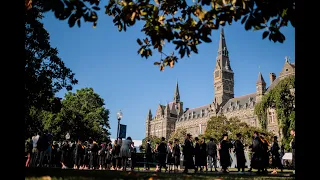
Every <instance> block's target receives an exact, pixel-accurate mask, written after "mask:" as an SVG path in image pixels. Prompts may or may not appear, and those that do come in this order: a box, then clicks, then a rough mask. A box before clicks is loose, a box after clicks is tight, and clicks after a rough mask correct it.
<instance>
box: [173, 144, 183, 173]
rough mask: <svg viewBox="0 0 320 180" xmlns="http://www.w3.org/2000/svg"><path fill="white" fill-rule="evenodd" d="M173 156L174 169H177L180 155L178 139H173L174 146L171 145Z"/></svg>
mask: <svg viewBox="0 0 320 180" xmlns="http://www.w3.org/2000/svg"><path fill="white" fill-rule="evenodd" d="M172 151H173V158H174V167H175V168H174V171H176V170H178V167H179V165H180V156H181V151H180V146H179V140H178V139H174V146H173V149H172Z"/></svg>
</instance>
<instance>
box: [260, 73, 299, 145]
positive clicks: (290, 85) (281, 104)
mask: <svg viewBox="0 0 320 180" xmlns="http://www.w3.org/2000/svg"><path fill="white" fill-rule="evenodd" d="M294 89H295V76H289V77H286V78H285V79H283V80H281V81H280V82H279V83H278V84H277V85H276V86H275V87H274V88H273V89H272V90H271V91H270V92H268V93H267V94H265V95H264V96H263V98H262V101H261V102H260V103H258V104H256V106H255V109H254V111H255V114H256V115H257V116H258V118H259V121H260V124H261V125H262V126H263V128H266V127H267V123H268V122H267V116H268V114H267V113H268V109H269V108H274V109H275V110H276V113H277V118H278V123H279V127H280V128H281V130H282V135H283V136H282V138H281V143H282V144H283V145H284V148H285V149H286V150H289V148H290V141H291V136H290V129H291V128H294V127H295V94H294Z"/></svg>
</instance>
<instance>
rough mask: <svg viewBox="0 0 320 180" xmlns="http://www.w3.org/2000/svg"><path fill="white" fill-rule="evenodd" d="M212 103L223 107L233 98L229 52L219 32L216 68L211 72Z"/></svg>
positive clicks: (222, 35) (222, 33)
mask: <svg viewBox="0 0 320 180" xmlns="http://www.w3.org/2000/svg"><path fill="white" fill-rule="evenodd" d="M213 83H214V101H215V102H216V104H217V105H218V106H223V105H224V104H225V103H226V102H227V101H228V100H229V99H232V98H234V73H233V71H232V69H231V66H230V60H229V51H228V49H227V44H226V40H225V36H224V30H223V28H222V29H221V32H220V42H219V49H218V56H217V58H216V66H215V68H214V72H213Z"/></svg>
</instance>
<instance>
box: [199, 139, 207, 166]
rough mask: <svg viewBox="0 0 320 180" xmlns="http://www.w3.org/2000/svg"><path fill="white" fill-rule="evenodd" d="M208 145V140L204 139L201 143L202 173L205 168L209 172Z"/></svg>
mask: <svg viewBox="0 0 320 180" xmlns="http://www.w3.org/2000/svg"><path fill="white" fill-rule="evenodd" d="M207 155H208V153H207V143H206V139H205V138H204V137H203V138H202V141H201V143H200V156H201V161H200V165H201V168H200V171H203V168H204V167H205V168H206V171H208V166H207Z"/></svg>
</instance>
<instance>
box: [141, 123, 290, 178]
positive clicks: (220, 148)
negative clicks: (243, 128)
mask: <svg viewBox="0 0 320 180" xmlns="http://www.w3.org/2000/svg"><path fill="white" fill-rule="evenodd" d="M290 133H291V135H292V136H293V139H292V141H291V147H292V159H293V160H292V164H293V168H294V164H295V162H294V159H295V131H294V129H292V130H291V132H290ZM236 136H237V140H235V141H230V140H229V139H228V134H223V137H222V140H221V141H220V143H218V144H216V143H215V141H214V139H213V138H210V141H209V142H207V143H206V141H205V138H202V139H199V138H198V137H195V138H194V140H193V138H192V135H191V134H187V135H186V138H185V141H184V144H183V145H180V143H179V140H178V139H175V140H174V142H171V141H169V142H168V143H166V142H165V138H164V137H162V138H161V142H160V143H156V145H155V147H154V148H152V147H151V143H150V140H147V145H146V157H147V158H146V159H147V163H146V164H147V167H146V169H147V170H149V169H150V164H151V163H152V154H157V156H156V157H157V158H156V160H157V162H158V164H157V167H156V171H158V172H161V170H162V168H164V169H165V171H167V170H168V168H169V170H170V169H171V168H172V167H173V170H174V171H176V170H177V169H179V166H180V156H181V155H183V166H184V172H185V173H188V170H189V169H194V172H195V173H196V172H198V171H199V170H200V172H202V171H204V170H205V171H208V169H210V171H211V172H212V171H213V168H214V170H215V171H218V170H217V161H218V160H219V162H220V166H221V171H222V172H224V173H228V172H229V170H228V168H229V167H230V166H231V156H230V153H231V151H234V153H235V154H236V163H237V165H236V167H237V169H238V172H244V171H245V167H246V165H245V164H246V158H245V152H244V144H243V142H242V135H241V134H240V133H238V134H236ZM265 136H266V134H264V133H258V132H254V134H253V141H252V145H251V146H250V147H249V148H250V149H251V152H252V155H251V162H250V169H249V170H248V171H249V172H251V171H252V169H257V173H268V171H267V168H269V167H272V168H273V171H272V174H276V173H277V169H280V170H281V172H282V171H283V165H282V162H281V155H280V152H279V151H280V146H279V143H278V137H277V136H274V137H273V142H272V144H271V143H270V142H269V141H268V140H267V138H266V137H265ZM270 160H271V162H270ZM170 167H171V168H170ZM293 172H294V171H293Z"/></svg>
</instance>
